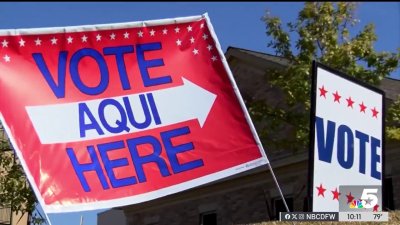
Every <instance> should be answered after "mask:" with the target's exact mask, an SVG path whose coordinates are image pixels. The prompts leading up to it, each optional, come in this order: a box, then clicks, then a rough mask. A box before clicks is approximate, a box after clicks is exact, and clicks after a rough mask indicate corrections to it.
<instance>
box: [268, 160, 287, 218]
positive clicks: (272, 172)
mask: <svg viewBox="0 0 400 225" xmlns="http://www.w3.org/2000/svg"><path fill="white" fill-rule="evenodd" d="M268 167H269V171H271V174H272V178H273V179H274V181H275V185H276V187H277V188H278V191H279V194H280V195H281V198H282V201H283V204H284V205H285V208H286V212H290V211H289V207H288V205H287V203H286V200H285V197H283V193H282V190H281V187H279V184H278V181H277V180H276V177H275V173H274V171H273V170H272V167H271V162H268Z"/></svg>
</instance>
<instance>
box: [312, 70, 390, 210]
mask: <svg viewBox="0 0 400 225" xmlns="http://www.w3.org/2000/svg"><path fill="white" fill-rule="evenodd" d="M312 90H313V99H312V102H313V103H312V108H313V110H312V111H313V114H312V115H313V121H312V128H311V146H312V148H311V150H310V151H311V157H310V163H311V164H310V168H311V170H310V173H311V174H310V177H311V178H312V182H311V188H310V192H311V193H312V195H311V196H312V211H314V212H338V211H339V200H340V199H344V200H346V199H347V204H351V203H352V202H353V200H359V199H355V193H351V192H347V193H346V192H341V190H340V189H339V186H344V185H365V186H371V185H377V186H382V178H383V174H384V158H383V156H384V126H383V124H384V98H385V95H384V92H383V91H382V90H380V89H378V88H375V87H373V86H371V85H367V84H364V83H362V82H360V81H358V80H356V79H355V78H353V77H350V76H348V75H346V74H343V73H341V72H338V71H335V70H333V69H331V68H329V67H327V66H325V65H322V64H320V63H314V65H313V88H312ZM381 197H382V196H378V198H379V199H381ZM375 209H376V211H381V210H382V206H375Z"/></svg>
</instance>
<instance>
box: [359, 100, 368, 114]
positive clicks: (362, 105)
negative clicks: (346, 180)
mask: <svg viewBox="0 0 400 225" xmlns="http://www.w3.org/2000/svg"><path fill="white" fill-rule="evenodd" d="M358 105H359V106H360V112H364V113H365V109H366V108H367V106H365V105H364V102H362V103H361V104H358Z"/></svg>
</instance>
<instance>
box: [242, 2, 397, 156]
mask: <svg viewBox="0 0 400 225" xmlns="http://www.w3.org/2000/svg"><path fill="white" fill-rule="evenodd" d="M355 9H356V4H354V3H347V2H346V3H343V2H338V3H331V2H306V3H305V5H304V8H303V9H302V10H301V11H300V12H299V14H298V18H297V20H296V21H295V22H290V23H287V24H286V26H285V27H284V26H282V23H281V20H280V19H279V18H277V17H273V16H271V15H270V14H269V12H267V13H266V15H265V16H264V17H263V18H262V20H263V21H264V22H265V25H266V33H267V35H268V36H269V38H270V39H271V41H270V42H269V43H268V47H272V48H273V49H274V50H275V53H276V55H277V56H281V57H283V58H285V59H287V60H288V66H287V67H286V68H285V69H271V70H270V71H267V72H266V74H267V77H268V78H267V79H268V80H269V84H270V85H271V86H272V87H277V88H279V89H280V90H281V92H282V95H283V96H284V97H283V99H285V104H283V106H281V107H276V106H268V105H266V104H264V103H263V102H261V101H258V102H257V101H255V102H252V103H251V105H250V108H249V109H250V110H249V111H250V113H251V115H252V117H253V118H254V119H256V120H261V121H264V122H265V124H266V126H264V129H261V130H259V132H260V133H261V136H262V137H263V139H264V138H266V139H267V140H268V141H269V143H268V145H269V146H270V145H271V144H273V145H275V146H274V147H275V148H281V149H282V148H285V149H293V150H299V149H306V148H307V146H308V137H309V115H310V114H309V113H310V106H311V103H310V89H311V65H312V61H313V60H316V61H318V62H321V63H323V64H325V65H328V66H330V67H332V68H334V69H337V70H340V71H343V72H345V73H347V74H348V75H350V76H353V77H355V78H357V79H359V80H362V81H365V82H367V83H369V84H372V85H379V83H380V81H381V80H382V79H383V78H384V77H386V76H388V75H389V74H390V73H391V72H392V71H394V70H396V68H399V65H400V49H398V52H397V53H388V52H377V51H375V50H374V47H373V44H374V42H375V41H376V40H377V36H376V34H375V33H374V25H373V24H369V25H367V26H365V27H364V28H363V29H362V30H361V31H360V32H359V33H358V34H356V35H354V36H352V35H350V29H351V28H352V27H354V26H355V25H356V23H357V22H358V20H357V19H355V18H354V11H355ZM290 34H292V35H290ZM290 37H296V40H291V38H290ZM291 43H293V44H295V46H292V45H291ZM386 120H387V127H386V134H387V137H388V138H389V139H396V140H400V128H399V127H400V96H399V99H398V100H397V101H395V102H393V103H392V104H391V105H390V108H389V110H388V113H387V116H386ZM285 126H290V127H291V128H292V129H291V130H292V131H293V132H292V133H291V134H292V135H290V137H288V136H285V137H281V138H275V139H272V140H271V138H270V136H271V135H272V136H273V131H274V130H275V129H279V128H282V129H283V127H285ZM266 127H268V128H269V129H265V128H266ZM271 128H274V129H271ZM286 133H287V132H286ZM289 133H290V132H289Z"/></svg>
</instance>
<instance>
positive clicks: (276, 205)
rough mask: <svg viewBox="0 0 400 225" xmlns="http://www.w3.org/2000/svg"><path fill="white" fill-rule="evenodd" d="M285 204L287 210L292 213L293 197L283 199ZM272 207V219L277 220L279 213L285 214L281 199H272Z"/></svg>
mask: <svg viewBox="0 0 400 225" xmlns="http://www.w3.org/2000/svg"><path fill="white" fill-rule="evenodd" d="M285 200H286V204H287V205H288V207H289V210H290V211H291V212H292V211H293V197H289V198H285ZM272 205H273V207H274V213H275V218H273V219H276V220H277V219H279V212H286V207H285V204H283V201H282V199H281V198H280V197H279V198H274V199H272Z"/></svg>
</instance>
